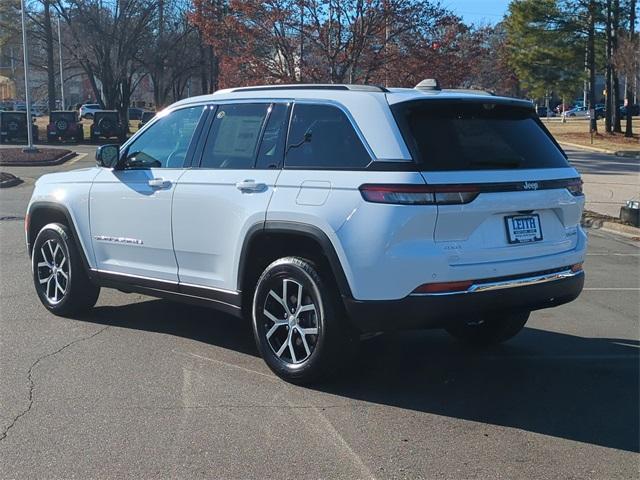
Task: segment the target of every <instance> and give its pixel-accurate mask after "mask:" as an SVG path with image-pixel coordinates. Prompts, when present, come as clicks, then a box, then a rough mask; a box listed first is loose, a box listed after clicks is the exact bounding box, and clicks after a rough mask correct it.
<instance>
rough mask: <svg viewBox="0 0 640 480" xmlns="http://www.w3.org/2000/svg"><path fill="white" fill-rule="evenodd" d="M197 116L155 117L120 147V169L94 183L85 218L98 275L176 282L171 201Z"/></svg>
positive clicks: (193, 112)
mask: <svg viewBox="0 0 640 480" xmlns="http://www.w3.org/2000/svg"><path fill="white" fill-rule="evenodd" d="M202 112H203V107H202V106H197V107H188V108H183V109H179V110H175V111H173V112H171V113H169V114H168V115H164V116H162V117H160V118H159V119H158V120H157V121H155V122H154V123H153V124H152V125H150V126H149V127H148V128H147V129H146V130H145V131H144V132H142V134H141V135H139V136H137V137H136V138H135V139H133V141H132V142H131V143H130V144H129V145H127V146H126V147H125V151H124V153H123V154H124V155H125V160H124V165H123V168H121V169H115V170H114V169H109V168H104V169H103V170H102V171H101V172H100V173H99V174H98V176H97V177H96V179H95V180H94V184H93V186H92V188H91V194H90V198H89V203H90V204H89V212H90V214H89V215H90V221H91V237H92V243H93V249H94V253H95V257H96V263H97V267H98V269H99V270H102V271H106V272H110V273H117V274H124V275H134V276H141V277H149V278H153V279H159V280H165V281H169V282H175V283H177V281H178V266H177V263H176V258H175V255H174V253H173V239H172V233H171V201H172V198H173V194H174V191H175V187H176V184H177V182H178V180H179V179H180V177H181V176H182V175H183V174H184V172H185V169H184V166H185V162H186V161H187V159H188V156H189V154H190V152H189V146H190V144H191V140H192V137H193V136H194V132H195V131H196V127H197V126H198V123H199V121H200V119H201V117H202Z"/></svg>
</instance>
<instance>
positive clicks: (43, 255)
mask: <svg viewBox="0 0 640 480" xmlns="http://www.w3.org/2000/svg"><path fill="white" fill-rule="evenodd" d="M40 253H41V254H42V259H43V260H44V261H45V263H46V264H47V266H48V267H49V268H51V267H53V265H52V264H51V263H50V262H49V260H47V255H46V254H45V253H44V247H40Z"/></svg>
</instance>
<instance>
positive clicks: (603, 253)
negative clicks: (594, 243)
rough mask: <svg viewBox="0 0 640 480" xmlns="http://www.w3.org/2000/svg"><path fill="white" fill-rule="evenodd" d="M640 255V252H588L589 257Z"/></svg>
mask: <svg viewBox="0 0 640 480" xmlns="http://www.w3.org/2000/svg"><path fill="white" fill-rule="evenodd" d="M609 256H612V257H640V253H616V252H595V253H587V257H609Z"/></svg>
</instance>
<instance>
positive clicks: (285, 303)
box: [282, 279, 289, 314]
mask: <svg viewBox="0 0 640 480" xmlns="http://www.w3.org/2000/svg"><path fill="white" fill-rule="evenodd" d="M288 282H289V280H287V279H285V280H283V281H282V299H283V300H284V302H283V304H282V305H283V306H284V309H285V311H286V312H287V314H289V307H288V306H287V283H288Z"/></svg>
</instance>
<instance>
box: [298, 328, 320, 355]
mask: <svg viewBox="0 0 640 480" xmlns="http://www.w3.org/2000/svg"><path fill="white" fill-rule="evenodd" d="M301 330H302V329H301V328H300V327H298V333H299V334H300V338H301V339H302V344H303V345H304V351H305V352H307V357H308V356H309V355H311V350H310V349H309V344H308V343H307V337H306V336H305V334H304V333H302V331H301ZM316 330H317V329H316ZM305 358H306V357H305Z"/></svg>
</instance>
